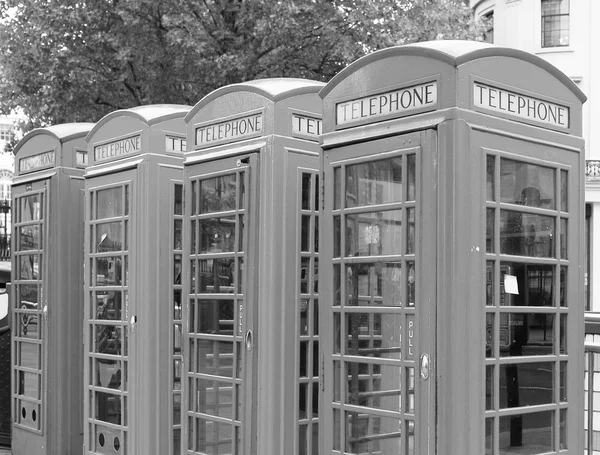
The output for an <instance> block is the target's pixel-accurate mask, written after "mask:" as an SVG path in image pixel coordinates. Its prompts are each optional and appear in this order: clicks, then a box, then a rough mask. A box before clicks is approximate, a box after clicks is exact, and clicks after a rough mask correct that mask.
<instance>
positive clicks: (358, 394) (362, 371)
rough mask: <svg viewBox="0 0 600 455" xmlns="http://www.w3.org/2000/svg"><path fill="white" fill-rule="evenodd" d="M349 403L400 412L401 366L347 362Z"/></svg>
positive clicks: (347, 401)
mask: <svg viewBox="0 0 600 455" xmlns="http://www.w3.org/2000/svg"><path fill="white" fill-rule="evenodd" d="M346 376H347V381H348V382H347V385H346V399H345V402H346V403H347V404H351V405H354V406H363V407H368V408H376V409H385V410H388V411H395V412H400V411H402V409H401V406H400V397H401V396H402V390H401V389H402V387H401V384H402V382H401V380H400V367H396V366H390V365H378V364H373V363H358V362H346Z"/></svg>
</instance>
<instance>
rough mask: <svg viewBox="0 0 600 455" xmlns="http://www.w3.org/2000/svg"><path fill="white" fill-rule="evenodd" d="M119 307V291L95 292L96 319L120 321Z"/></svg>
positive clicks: (120, 306)
mask: <svg viewBox="0 0 600 455" xmlns="http://www.w3.org/2000/svg"><path fill="white" fill-rule="evenodd" d="M121 309H122V305H121V293H120V292H118V291H110V292H98V293H97V294H96V319H100V320H110V321H120V320H121Z"/></svg>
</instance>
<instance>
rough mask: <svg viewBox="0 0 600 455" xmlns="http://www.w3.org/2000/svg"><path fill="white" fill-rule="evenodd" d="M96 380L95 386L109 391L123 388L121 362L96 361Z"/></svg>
mask: <svg viewBox="0 0 600 455" xmlns="http://www.w3.org/2000/svg"><path fill="white" fill-rule="evenodd" d="M94 361H95V362H96V378H95V383H94V385H95V386H99V387H104V388H107V389H117V390H119V389H120V388H121V362H120V361H118V360H111V359H95V360H94Z"/></svg>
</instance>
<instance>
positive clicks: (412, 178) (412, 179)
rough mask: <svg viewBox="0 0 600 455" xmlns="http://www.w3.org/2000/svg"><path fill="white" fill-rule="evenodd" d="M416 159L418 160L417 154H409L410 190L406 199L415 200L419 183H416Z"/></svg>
mask: <svg viewBox="0 0 600 455" xmlns="http://www.w3.org/2000/svg"><path fill="white" fill-rule="evenodd" d="M416 160H417V156H416V155H415V154H414V153H413V154H410V155H408V157H407V166H408V171H407V174H408V191H407V197H406V200H407V201H414V200H415V196H416V188H417V183H416V180H417V179H416V173H417V169H416Z"/></svg>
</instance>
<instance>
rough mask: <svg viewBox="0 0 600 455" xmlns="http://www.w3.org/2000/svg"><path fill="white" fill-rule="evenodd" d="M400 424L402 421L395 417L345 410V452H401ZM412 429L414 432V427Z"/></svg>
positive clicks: (359, 453) (357, 453)
mask: <svg viewBox="0 0 600 455" xmlns="http://www.w3.org/2000/svg"><path fill="white" fill-rule="evenodd" d="M401 424H402V422H401V421H400V420H397V419H390V418H387V417H380V416H375V415H370V414H359V413H356V412H346V413H345V426H346V452H345V453H347V454H353V455H362V454H367V453H368V454H371V453H381V454H397V453H402V452H401V448H400V443H401V437H400V436H401V430H400V428H401ZM412 431H413V432H414V427H413V429H412ZM409 434H410V430H409Z"/></svg>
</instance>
